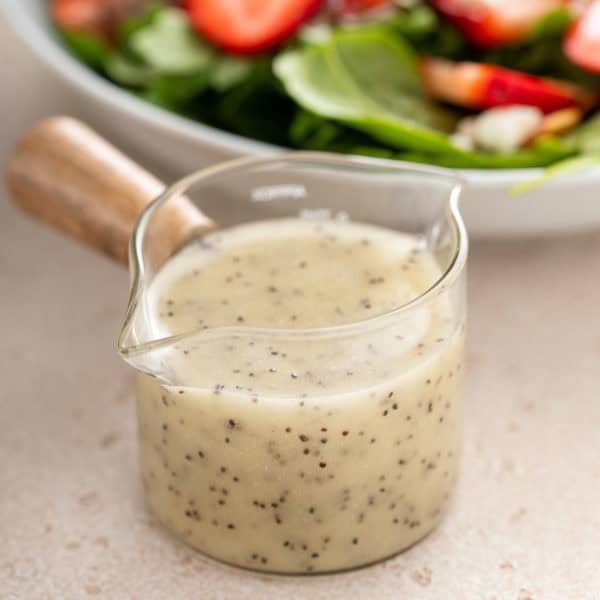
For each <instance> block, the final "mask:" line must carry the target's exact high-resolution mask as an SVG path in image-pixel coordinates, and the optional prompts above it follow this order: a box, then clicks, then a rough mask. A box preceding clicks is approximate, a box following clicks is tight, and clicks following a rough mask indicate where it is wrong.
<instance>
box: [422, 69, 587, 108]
mask: <svg viewBox="0 0 600 600" xmlns="http://www.w3.org/2000/svg"><path fill="white" fill-rule="evenodd" d="M420 67H421V74H422V77H423V81H424V84H425V87H426V89H427V91H428V93H429V94H430V95H431V96H432V97H433V98H435V99H436V100H441V101H443V102H449V103H451V104H456V105H457V106H464V107H466V108H476V109H486V108H492V107H494V106H510V105H512V104H524V105H528V106H536V107H537V108H539V109H540V110H541V111H542V112H544V113H551V112H554V111H555V110H560V109H562V108H567V107H569V106H576V105H578V106H581V107H582V108H584V109H587V108H590V107H591V106H593V105H594V104H595V103H596V102H597V100H598V96H597V94H594V93H592V92H589V91H587V90H584V89H583V88H580V87H578V86H576V85H573V84H571V83H566V82H563V81H556V80H553V79H543V78H541V77H534V76H533V75H527V74H526V73H521V72H519V71H511V70H510V69H504V68H502V67H497V66H495V65H489V64H483V63H472V62H459V63H455V62H451V61H447V60H442V59H438V58H423V59H422V60H421V65H420Z"/></svg>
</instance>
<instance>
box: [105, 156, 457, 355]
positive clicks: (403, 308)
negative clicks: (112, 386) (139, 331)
mask: <svg viewBox="0 0 600 600" xmlns="http://www.w3.org/2000/svg"><path fill="white" fill-rule="evenodd" d="M277 162H279V163H288V164H289V163H291V164H294V163H295V164H298V165H302V164H303V163H311V164H314V165H315V166H317V167H323V168H327V167H331V168H335V167H352V166H354V167H359V168H363V169H364V168H371V169H381V170H386V171H389V172H390V173H393V171H397V172H404V173H407V172H414V173H417V174H422V175H433V176H436V177H438V178H440V179H445V180H447V181H449V182H453V184H452V186H451V188H450V191H449V194H448V199H447V203H446V206H447V216H448V219H449V222H450V224H451V226H452V230H453V233H454V241H455V248H454V252H453V254H452V257H451V259H450V261H449V264H448V267H447V268H446V269H445V271H444V272H442V273H441V274H440V276H439V277H438V278H437V279H436V280H435V281H434V282H433V283H432V284H431V285H430V286H429V287H428V288H427V289H426V290H425V291H423V292H422V293H420V294H419V295H417V296H415V297H414V298H412V299H411V300H409V301H408V302H405V303H403V304H400V305H398V306H396V307H394V308H393V309H391V310H388V311H386V312H384V313H380V314H377V315H374V316H372V317H367V318H365V319H361V320H359V321H352V322H350V323H343V324H340V325H326V326H322V327H311V328H279V327H251V326H247V325H246V326H244V325H228V326H219V327H213V328H210V329H206V330H201V329H198V330H192V331H189V332H184V333H181V334H177V335H170V336H166V337H163V338H158V339H156V340H150V341H147V342H142V343H139V344H133V345H130V344H126V343H125V339H126V337H127V335H128V334H129V332H130V329H131V325H132V322H133V317H134V315H135V312H136V309H137V307H138V305H139V300H140V298H141V296H142V294H143V293H144V289H145V285H146V280H145V265H144V255H143V249H142V245H143V241H144V237H145V234H146V231H147V228H148V225H149V223H150V220H151V218H152V216H153V214H154V213H155V212H156V211H157V210H158V209H159V208H160V207H161V206H162V205H163V204H164V203H166V202H168V201H169V200H170V199H171V198H172V197H173V196H176V195H178V194H182V193H185V192H186V191H187V190H188V189H189V188H190V187H191V186H192V185H195V184H197V183H199V182H201V181H206V180H210V179H212V178H218V177H220V176H222V175H224V174H226V173H227V172H233V171H236V170H244V169H248V168H252V167H260V166H263V165H268V164H270V163H277ZM465 183H466V181H465V178H464V177H463V176H462V175H460V174H459V173H458V172H457V171H455V170H453V169H447V168H444V167H435V166H429V165H422V164H419V163H411V162H407V161H401V160H392V159H385V158H374V157H367V156H356V155H344V154H334V153H330V152H303V151H300V152H282V153H279V154H268V155H261V156H250V157H241V158H235V159H232V160H228V161H224V162H220V163H217V164H215V165H212V166H209V167H205V168H203V169H199V170H197V171H195V172H193V173H191V174H189V175H186V176H184V177H182V178H181V179H179V180H178V181H176V182H175V183H173V184H171V185H169V186H167V187H166V188H165V189H164V190H163V191H162V192H161V193H160V194H159V195H158V196H157V197H156V198H155V199H154V200H153V201H152V202H150V204H148V206H146V208H145V209H144V210H143V211H142V213H141V214H140V216H139V217H138V220H137V222H136V224H135V226H134V229H133V232H132V235H131V239H130V242H129V268H130V281H131V285H130V294H129V299H128V303H127V312H126V316H125V320H124V322H123V326H122V328H121V332H120V334H119V339H118V343H117V347H118V351H119V353H120V354H121V355H122V356H129V357H131V356H133V355H138V354H142V353H144V352H149V351H151V350H155V349H156V348H158V347H161V346H166V345H170V344H173V343H177V342H178V341H180V340H182V339H184V338H187V337H189V336H190V334H194V335H201V336H203V337H205V338H218V337H220V336H222V335H223V334H225V335H239V334H241V333H243V334H249V333H251V334H256V335H269V336H273V335H276V336H279V335H282V336H286V337H290V336H291V337H302V336H306V335H311V336H312V335H319V336H325V337H327V336H333V337H335V336H340V335H348V334H350V333H354V332H356V331H360V330H361V329H363V328H365V327H370V326H372V325H374V324H377V322H381V321H385V320H387V319H389V318H390V317H395V316H399V315H401V314H403V313H407V312H409V311H412V310H415V309H416V308H418V307H420V306H421V305H423V304H425V303H427V302H429V301H430V300H431V299H433V298H435V297H436V296H438V295H439V294H440V293H442V292H443V291H445V290H446V289H449V288H450V287H451V286H452V284H453V283H454V282H455V281H456V280H457V279H458V277H459V276H460V274H461V273H462V271H463V269H464V266H465V264H466V261H467V255H468V247H469V242H468V236H467V231H466V227H465V223H464V220H463V218H462V215H461V212H460V208H459V203H460V196H461V193H462V191H463V189H464V187H465Z"/></svg>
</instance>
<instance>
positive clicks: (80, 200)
mask: <svg viewBox="0 0 600 600" xmlns="http://www.w3.org/2000/svg"><path fill="white" fill-rule="evenodd" d="M6 175H7V184H8V188H9V190H10V191H11V193H12V197H13V199H14V201H15V203H16V204H18V205H19V206H20V207H21V208H22V209H23V210H25V211H26V212H28V213H30V214H31V215H33V216H35V217H37V218H39V219H41V220H42V221H45V222H46V223H49V224H50V225H53V226H54V227H56V228H57V229H60V230H61V231H63V232H65V233H67V234H69V235H71V236H73V237H75V238H77V239H79V240H81V241H82V242H84V243H86V244H88V245H89V246H92V247H93V248H95V249H97V250H100V251H102V252H104V253H105V254H107V255H108V256H110V257H111V258H114V259H116V260H118V261H119V262H121V263H122V264H124V265H127V263H128V244H129V238H130V236H131V232H132V231H133V227H134V225H135V223H136V221H137V219H138V217H139V215H140V213H141V212H142V211H143V209H144V208H145V207H146V206H147V205H148V203H149V202H151V201H152V200H153V199H154V198H156V196H158V195H159V194H160V193H161V192H162V191H163V190H164V188H165V185H164V184H163V183H162V182H161V181H159V180H158V179H157V178H156V177H154V176H153V175H151V174H150V173H148V172H147V171H145V170H144V169H143V168H142V167H140V166H139V165H138V164H136V163H135V162H133V161H132V160H131V159H129V158H128V157H127V156H125V155H124V154H123V153H122V152H120V151H119V150H117V149H116V148H115V147H114V146H112V145H111V144H109V143H108V142H107V141H106V140H104V139H102V138H101V137H100V136H99V135H98V134H96V133H95V132H94V131H92V130H91V129H90V128H89V127H87V126H86V125H84V124H83V123H81V122H79V121H77V120H75V119H72V118H70V117H52V118H50V119H47V120H45V121H42V122H41V123H39V124H38V125H36V126H35V127H34V128H33V129H32V130H31V131H29V132H28V133H27V134H25V136H24V137H23V138H22V139H21V140H20V141H19V142H18V143H17V145H16V147H15V151H14V154H13V156H12V158H11V160H10V162H9V165H8V170H7V174H6ZM153 220H157V222H156V223H153V226H152V238H153V239H152V244H151V246H152V251H153V258H155V259H157V260H161V259H164V258H166V257H168V256H170V254H171V253H172V252H173V251H174V249H175V248H176V247H177V246H178V245H179V244H180V243H181V242H182V240H183V239H185V238H187V237H190V236H191V235H198V233H199V232H201V231H202V230H207V229H210V228H212V227H214V223H213V222H212V221H211V220H210V219H208V218H207V217H206V216H204V215H203V214H202V213H201V212H200V211H199V210H198V209H197V208H196V207H195V205H194V204H192V202H191V201H190V200H189V199H188V198H187V197H185V196H180V197H177V198H171V199H169V201H168V202H167V203H166V204H165V205H163V206H162V207H161V208H160V210H159V211H158V212H157V213H156V214H155V216H154V217H153Z"/></svg>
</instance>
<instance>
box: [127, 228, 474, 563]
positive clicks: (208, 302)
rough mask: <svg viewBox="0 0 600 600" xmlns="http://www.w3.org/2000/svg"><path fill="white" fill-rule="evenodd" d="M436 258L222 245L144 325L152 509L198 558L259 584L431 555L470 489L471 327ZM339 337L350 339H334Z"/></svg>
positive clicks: (402, 240)
mask: <svg viewBox="0 0 600 600" xmlns="http://www.w3.org/2000/svg"><path fill="white" fill-rule="evenodd" d="M439 278H440V268H439V266H438V264H437V262H436V260H435V258H434V257H433V256H432V255H431V253H429V252H428V251H427V250H426V249H425V248H424V247H423V245H422V241H421V240H420V239H419V238H417V237H414V236H410V235H407V234H403V233H398V232H395V231H391V230H387V229H383V228H378V227H375V226H370V225H363V224H357V223H350V222H335V221H309V220H301V219H285V220H273V221H264V222H256V223H251V224H246V225H240V226H237V227H234V228H231V229H227V230H222V231H219V232H216V233H212V234H210V235H208V236H205V237H204V238H202V239H201V240H199V241H197V242H193V243H191V244H190V245H188V246H187V247H186V248H184V249H183V250H182V251H181V252H179V253H178V254H177V255H175V256H174V257H173V258H171V259H170V261H168V262H167V264H166V265H165V266H164V267H163V268H162V270H161V271H160V272H159V273H158V275H157V276H156V277H155V279H154V280H153V282H152V284H151V288H150V290H149V293H148V294H147V298H146V306H145V307H144V308H145V310H146V312H147V314H148V321H149V323H150V327H151V328H152V330H153V334H154V336H155V337H156V338H160V337H166V336H179V337H175V338H173V341H172V343H170V344H169V345H168V346H167V347H164V348H161V349H160V350H157V351H156V356H155V358H154V360H155V368H154V369H153V370H152V369H150V370H149V371H150V373H149V374H140V375H138V387H137V397H138V414H139V436H140V448H141V465H142V474H143V480H144V487H145V489H146V492H147V495H148V499H149V503H150V506H151V507H152V509H153V510H154V512H155V513H156V514H157V515H158V517H159V518H160V520H161V521H162V522H163V523H164V524H165V525H166V526H167V527H169V529H171V530H172V531H173V532H174V533H175V534H177V535H178V536H179V537H181V538H182V539H183V540H185V541H186V542H187V543H189V544H190V545H192V546H194V547H195V548H197V549H199V550H201V551H202V552H205V553H206V554H208V555H210V556H213V557H215V558H217V559H220V560H224V561H226V562H229V563H232V564H236V565H240V566H243V567H249V568H254V569H259V570H266V571H275V572H285V573H316V572H323V571H332V570H338V569H345V568H352V567H355V566H360V565H363V564H367V563H370V562H373V561H376V560H378V559H382V558H385V557H387V556H390V555H392V554H394V553H396V552H398V551H400V550H402V549H404V548H406V547H408V546H410V545H411V544H413V543H414V542H416V541H417V540H418V539H420V538H421V537H423V536H424V535H425V534H426V533H427V532H429V531H430V530H431V529H432V528H433V527H434V526H435V525H436V524H437V522H438V521H439V520H440V518H441V515H442V513H443V510H444V508H445V506H446V504H447V501H448V498H449V494H450V492H451V489H452V487H453V484H454V480H455V477H456V473H457V461H458V456H459V442H460V417H461V412H462V407H461V379H462V349H463V338H464V325H463V320H462V316H461V315H458V314H454V311H453V308H452V306H451V305H450V302H449V300H448V298H447V297H445V296H443V295H442V296H439V297H433V298H431V299H430V300H429V301H428V302H423V303H421V304H420V305H417V306H415V307H413V308H411V309H410V310H405V311H396V312H394V311H395V309H397V308H399V307H400V306H402V305H404V304H406V303H408V302H410V301H411V300H413V299H414V298H416V297H418V296H419V295H421V294H422V293H423V292H425V291H426V290H427V289H429V288H430V287H431V286H432V285H433V284H434V283H435V282H436V281H437V280H438V279H439ZM334 327H337V328H336V329H331V328H334Z"/></svg>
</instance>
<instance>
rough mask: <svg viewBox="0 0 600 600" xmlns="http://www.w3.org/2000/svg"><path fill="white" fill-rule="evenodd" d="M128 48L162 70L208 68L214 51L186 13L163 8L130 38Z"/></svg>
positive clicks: (171, 71)
mask: <svg viewBox="0 0 600 600" xmlns="http://www.w3.org/2000/svg"><path fill="white" fill-rule="evenodd" d="M129 45H130V47H131V49H132V50H133V51H134V52H135V53H136V54H137V55H138V56H139V57H140V58H141V59H142V60H143V61H144V63H145V64H146V65H148V66H150V67H154V68H155V69H157V70H158V71H159V72H161V73H194V72H198V71H201V70H204V69H207V68H208V67H209V66H210V64H211V62H212V61H213V59H214V58H215V52H214V51H213V49H212V48H210V47H209V46H208V45H206V44H204V43H203V42H202V41H201V40H200V38H199V37H198V36H197V35H196V34H195V33H194V32H193V31H192V30H191V28H190V25H189V22H188V19H187V18H186V16H185V14H184V13H183V12H181V11H179V10H177V9H174V8H171V9H165V10H162V11H160V12H159V13H158V14H156V15H155V17H154V18H153V20H152V22H151V23H149V24H148V25H146V26H145V27H143V28H141V29H138V30H137V31H136V32H135V33H133V35H131V36H130V37H129Z"/></svg>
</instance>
